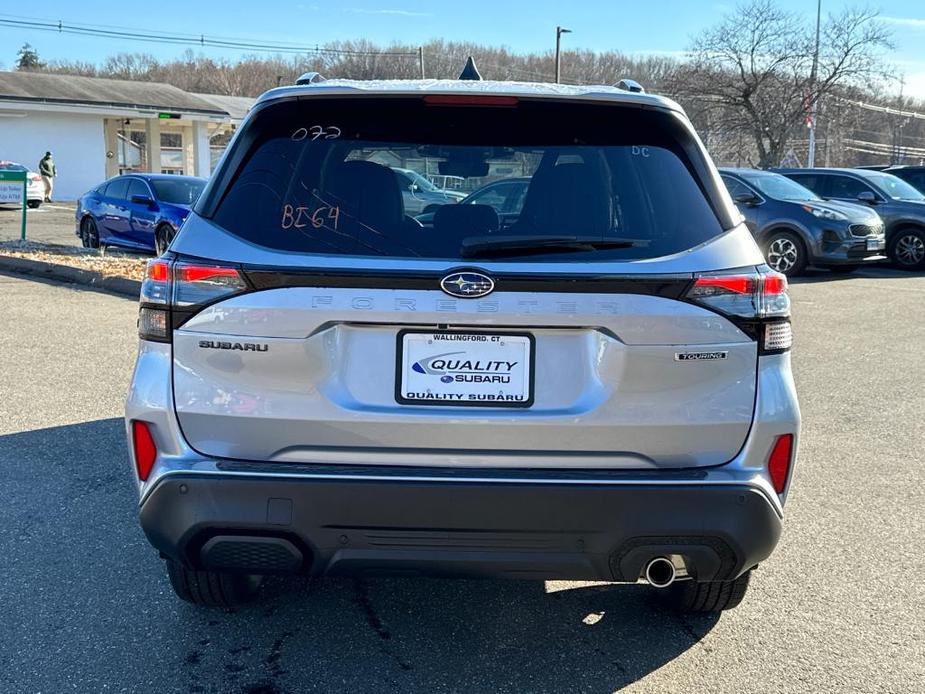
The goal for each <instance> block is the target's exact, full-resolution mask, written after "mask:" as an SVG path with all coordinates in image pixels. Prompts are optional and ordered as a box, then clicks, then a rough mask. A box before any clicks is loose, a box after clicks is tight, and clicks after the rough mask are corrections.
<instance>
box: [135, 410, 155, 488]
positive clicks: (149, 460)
mask: <svg viewBox="0 0 925 694" xmlns="http://www.w3.org/2000/svg"><path fill="white" fill-rule="evenodd" d="M132 448H133V449H134V452H135V470H136V472H137V473H138V479H140V480H141V481H142V482H146V481H147V479H148V475H150V474H151V468H153V467H154V461H155V460H156V459H157V446H155V445H154V439H153V438H152V437H151V431H150V430H149V429H148V425H147V424H146V423H145V422H139V421H138V420H134V421H132Z"/></svg>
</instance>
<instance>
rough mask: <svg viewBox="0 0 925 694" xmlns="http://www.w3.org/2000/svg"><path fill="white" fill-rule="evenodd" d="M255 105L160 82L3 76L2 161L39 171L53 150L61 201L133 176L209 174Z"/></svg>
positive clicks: (0, 109) (27, 74) (0, 110)
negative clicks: (135, 173)
mask: <svg viewBox="0 0 925 694" xmlns="http://www.w3.org/2000/svg"><path fill="white" fill-rule="evenodd" d="M252 103H253V99H250V98H247V97H233V96H220V95H215V94H193V93H190V92H186V91H183V90H182V89H179V88H177V87H174V86H172V85H169V84H162V83H159V82H132V81H128V80H111V79H100V78H96V77H77V76H73V75H57V74H45V73H37V72H2V71H0V160H9V161H15V162H18V163H20V164H23V165H25V166H28V167H29V168H30V169H32V170H37V169H38V162H39V159H41V158H42V156H43V155H44V154H45V152H46V151H51V152H53V154H54V158H55V164H56V166H57V170H58V178H57V179H56V180H55V198H57V199H59V200H73V199H75V198H77V197H79V196H80V195H81V194H83V193H84V192H86V191H87V190H89V189H90V188H92V187H93V186H95V185H96V184H98V183H99V182H100V181H103V180H105V179H107V178H109V177H111V176H116V175H118V174H120V173H127V172H131V171H138V172H141V171H155V172H163V173H177V174H187V175H193V176H208V175H209V174H210V173H211V171H212V168H213V167H214V165H215V162H216V161H217V159H218V157H219V156H221V152H222V151H223V150H224V146H225V144H226V143H227V141H228V138H229V136H230V134H231V133H232V132H233V131H234V129H235V127H236V125H237V124H238V123H240V122H241V120H242V119H243V118H244V116H245V114H246V113H247V110H248V109H249V108H250V106H251V104H252Z"/></svg>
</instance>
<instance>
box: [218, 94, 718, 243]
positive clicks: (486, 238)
mask: <svg viewBox="0 0 925 694" xmlns="http://www.w3.org/2000/svg"><path fill="white" fill-rule="evenodd" d="M495 99H496V102H495V103H492V104H491V105H485V104H484V103H483V104H478V105H473V104H459V103H446V101H447V99H446V97H424V98H420V97H417V98H392V99H384V98H375V99H373V98H369V97H365V98H360V97H352V98H336V99H335V98H320V97H319V98H311V99H303V100H290V101H285V102H280V103H277V104H273V105H270V106H268V107H265V108H263V109H262V110H260V111H259V112H257V113H256V114H255V115H254V117H253V118H252V119H251V120H250V121H249V123H248V125H247V126H246V128H245V129H244V131H242V132H241V133H240V134H239V137H238V138H237V140H236V142H235V144H234V146H233V149H232V151H231V152H230V153H229V156H227V157H226V159H225V164H224V169H223V170H222V171H220V172H218V173H217V176H216V179H217V183H216V184H215V186H214V189H213V190H212V191H210V194H209V199H208V200H204V201H203V202H202V203H200V208H201V209H200V213H201V214H204V215H205V216H211V217H212V218H213V220H214V221H215V222H216V223H217V224H218V225H220V226H222V227H223V228H225V229H227V230H228V231H230V232H231V233H233V234H235V235H237V236H239V237H241V238H242V239H244V240H246V241H248V242H250V243H253V244H256V245H258V246H261V247H265V248H271V249H274V250H282V251H287V252H293V253H312V254H325V255H332V254H342V255H359V256H388V257H408V258H448V259H469V258H478V257H486V258H487V257H504V258H505V259H506V260H512V261H516V260H520V259H531V260H535V259H536V256H537V255H538V254H542V256H543V258H542V259H543V260H563V261H575V260H585V259H593V260H602V259H614V260H633V259H640V258H651V257H657V256H662V255H668V254H671V253H677V252H679V251H683V250H686V249H688V248H691V247H693V246H696V245H698V244H700V243H702V242H704V241H706V240H708V239H710V238H712V237H714V236H716V235H718V234H720V233H722V232H723V225H722V224H721V223H720V220H719V218H718V216H717V213H716V212H715V210H714V204H715V207H716V209H721V203H719V202H716V201H717V200H718V198H716V195H717V193H716V191H715V190H713V189H712V188H709V187H708V186H706V185H705V184H704V183H703V182H702V181H701V178H700V177H699V176H698V174H697V173H696V170H697V167H696V166H695V163H694V162H693V161H692V159H691V157H699V156H700V155H699V153H698V152H699V150H697V147H696V144H695V143H694V142H693V141H692V140H693V139H692V137H691V136H690V134H689V132H688V130H687V129H686V127H685V126H684V125H683V124H682V123H681V121H680V119H679V118H678V117H677V116H675V115H674V114H671V113H667V112H661V111H656V110H648V109H646V110H644V109H641V108H636V107H618V106H613V105H597V104H576V103H563V102H551V101H542V100H523V99H521V100H520V101H517V100H515V99H509V100H508V99H505V98H503V97H502V98H501V99H498V97H495ZM498 101H500V102H501V103H497V102H498ZM698 164H699V166H700V167H701V168H700V170H703V168H702V167H703V161H702V160H701V161H700V162H698ZM505 179H517V183H518V187H519V189H520V190H521V191H522V190H523V186H524V185H526V192H525V193H524V194H523V198H522V204H516V205H510V206H508V207H506V208H504V209H505V211H506V213H505V214H499V212H500V210H501V209H502V208H501V204H500V203H497V202H496V203H495V204H471V202H470V203H469V204H463V205H460V204H458V203H459V202H460V201H462V200H463V199H465V198H466V197H467V196H472V194H473V193H477V192H478V191H479V190H480V189H482V188H484V187H486V186H489V185H490V184H497V183H498V182H500V181H504V180H505ZM447 180H452V181H453V182H454V185H453V188H452V189H447V188H443V187H441V186H440V185H439V184H445V182H446V181H447ZM512 190H513V189H512ZM711 196H713V197H712V200H713V201H714V204H711ZM472 197H475V196H472ZM471 199H472V198H470V200H471ZM475 200H476V201H477V197H475ZM487 202H488V199H487V198H486V203H487Z"/></svg>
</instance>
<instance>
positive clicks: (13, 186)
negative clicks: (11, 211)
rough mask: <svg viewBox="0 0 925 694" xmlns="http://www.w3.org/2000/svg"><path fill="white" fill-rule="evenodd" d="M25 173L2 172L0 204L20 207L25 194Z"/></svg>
mask: <svg viewBox="0 0 925 694" xmlns="http://www.w3.org/2000/svg"><path fill="white" fill-rule="evenodd" d="M25 182H26V172H25V171H0V203H2V204H5V205H10V204H13V205H19V204H21V203H23V202H24V201H23V194H24V193H25V186H24V185H23V184H24V183H25Z"/></svg>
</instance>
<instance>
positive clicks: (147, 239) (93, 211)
mask: <svg viewBox="0 0 925 694" xmlns="http://www.w3.org/2000/svg"><path fill="white" fill-rule="evenodd" d="M205 185H206V181H205V179H204V178H196V177H194V176H174V175H170V174H127V175H124V176H116V177H114V178H110V179H109V180H108V181H105V182H104V183H101V184H100V185H98V186H97V187H96V188H94V189H93V190H91V191H89V192H87V193H84V194H83V195H82V196H81V198H80V199H79V200H78V201H77V214H76V221H77V236H79V237H80V240H81V242H82V243H83V245H84V247H85V248H99V247H100V246H121V247H123V248H132V249H135V250H143V251H154V252H155V253H156V254H157V255H160V254H161V253H163V252H164V251H165V250H167V246H168V245H169V244H170V241H171V240H172V239H173V237H174V235H175V234H176V233H177V230H178V229H179V228H180V225H181V224H183V221H184V220H185V219H186V217H187V215H189V212H190V207H192V205H193V203H195V202H196V200H197V198H199V194H200V193H202V189H203V188H204V187H205Z"/></svg>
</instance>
